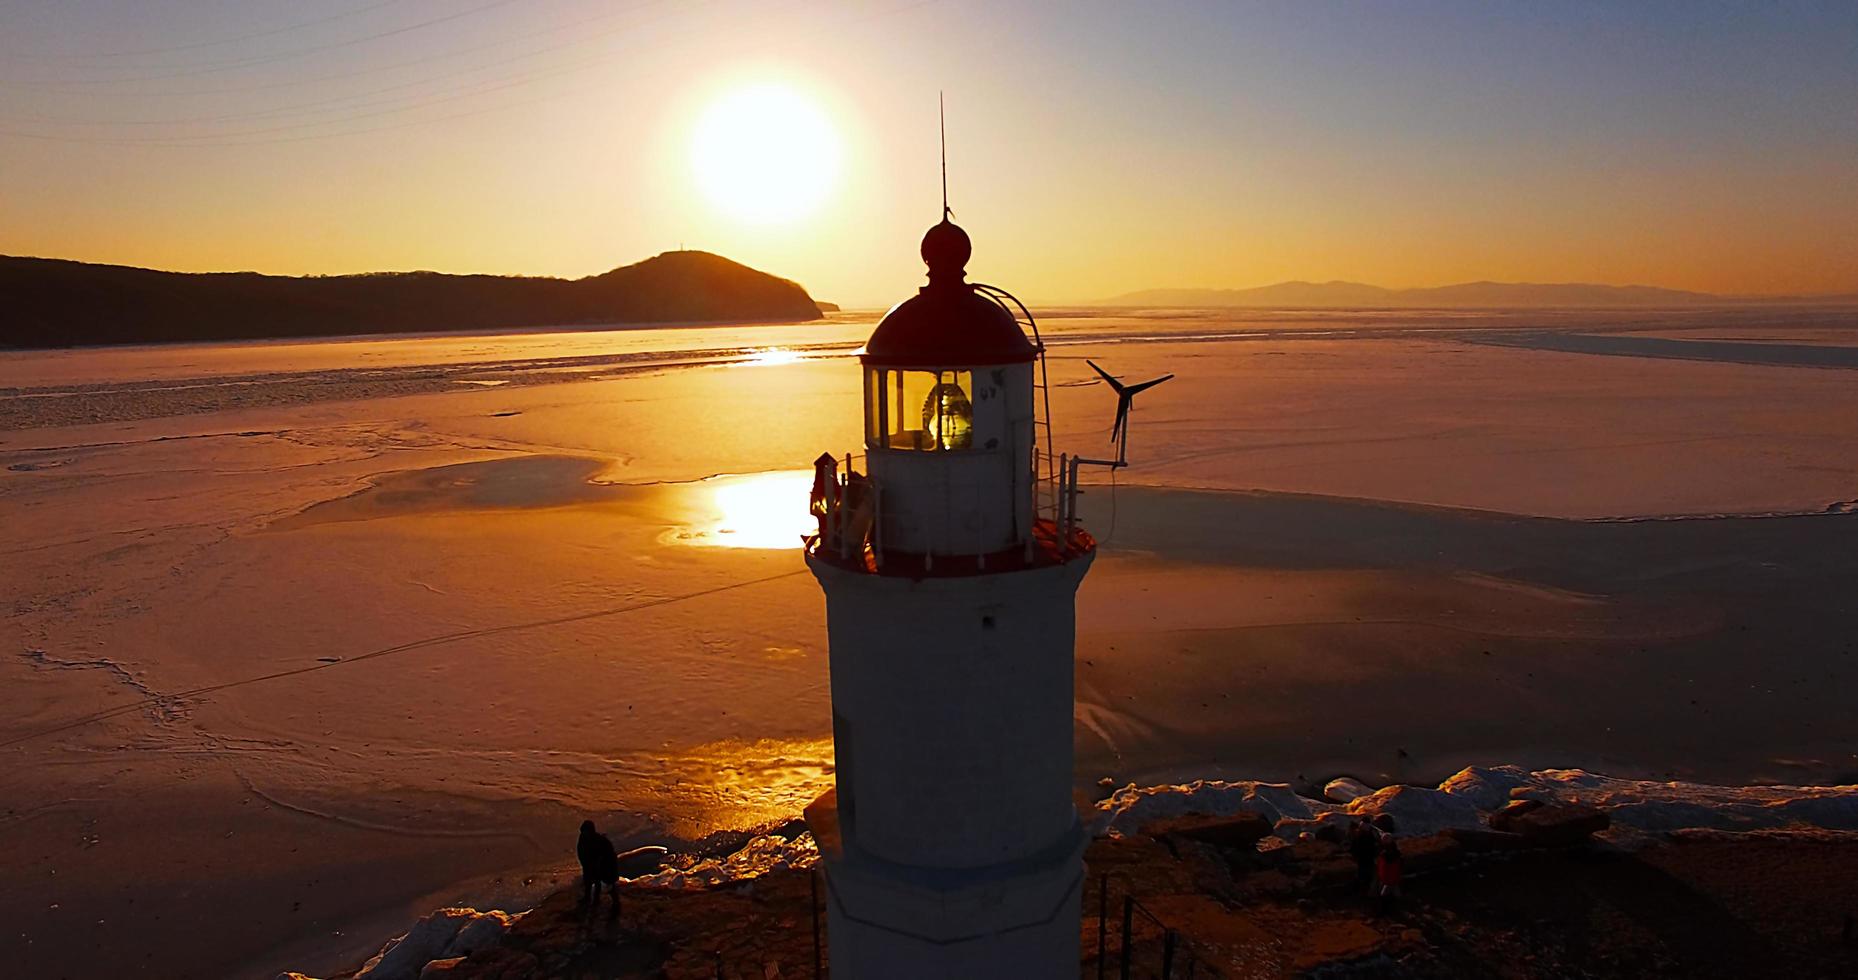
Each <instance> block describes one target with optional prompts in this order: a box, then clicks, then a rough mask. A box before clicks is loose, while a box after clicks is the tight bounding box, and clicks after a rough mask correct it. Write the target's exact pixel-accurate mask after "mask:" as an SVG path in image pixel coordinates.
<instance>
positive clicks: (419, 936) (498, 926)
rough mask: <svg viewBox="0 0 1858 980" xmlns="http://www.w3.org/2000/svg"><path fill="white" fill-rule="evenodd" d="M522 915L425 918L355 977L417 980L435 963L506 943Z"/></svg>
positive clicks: (468, 913)
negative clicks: (504, 935)
mask: <svg viewBox="0 0 1858 980" xmlns="http://www.w3.org/2000/svg"><path fill="white" fill-rule="evenodd" d="M520 918H522V915H521V913H518V914H516V915H510V914H509V913H507V912H499V911H496V910H495V909H493V910H491V911H488V912H479V911H478V910H476V909H440V910H438V911H437V912H434V913H432V914H431V915H427V916H423V917H421V918H420V920H419V921H418V922H416V923H414V924H413V928H411V929H409V930H407V933H406V935H404V936H401V937H400V938H398V939H394V940H391V941H389V942H388V943H387V945H386V946H384V947H382V949H381V951H380V953H379V954H377V955H376V956H375V957H374V958H373V959H371V960H369V961H368V962H367V963H365V964H363V965H362V967H361V970H360V971H359V972H357V973H356V974H355V980H418V978H419V975H420V973H421V972H422V971H424V970H425V968H426V964H428V963H431V962H432V961H433V960H444V959H452V958H454V957H461V956H469V955H471V954H472V953H475V952H477V951H478V950H480V949H488V948H490V947H492V946H495V945H496V944H497V943H499V942H501V941H502V940H503V934H504V933H505V932H508V931H509V928H510V926H512V925H515V924H516V920H518V919H520Z"/></svg>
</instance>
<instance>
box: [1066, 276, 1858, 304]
mask: <svg viewBox="0 0 1858 980" xmlns="http://www.w3.org/2000/svg"><path fill="white" fill-rule="evenodd" d="M1854 301H1858V294H1843V295H1839V296H1799V297H1751V296H1720V295H1716V294H1713V293H1694V292H1689V291H1687V290H1682V289H1661V288H1659V287H1657V286H1603V285H1599V284H1596V283H1587V282H1463V283H1458V284H1457V285H1453V286H1432V287H1427V288H1423V289H1387V288H1385V287H1382V286H1370V285H1368V284H1366V283H1359V282H1341V281H1334V282H1301V281H1298V282H1280V283H1277V284H1275V285H1271V286H1258V287H1256V288H1253V289H1145V290H1142V291H1140V292H1134V293H1125V294H1123V295H1121V296H1117V297H1113V298H1111V299H1107V300H1103V301H1102V303H1103V305H1105V306H1145V307H1168V306H1178V307H1222V306H1265V307H1354V308H1361V307H1366V308H1389V307H1391V308H1411V309H1441V308H1454V307H1476V308H1485V309H1490V308H1544V307H1550V308H1552V307H1590V308H1607V307H1622V306H1648V307H1661V306H1725V305H1745V304H1754V303H1822V302H1824V303H1850V302H1854Z"/></svg>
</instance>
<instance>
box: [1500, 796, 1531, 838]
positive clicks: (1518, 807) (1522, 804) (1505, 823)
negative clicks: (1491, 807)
mask: <svg viewBox="0 0 1858 980" xmlns="http://www.w3.org/2000/svg"><path fill="white" fill-rule="evenodd" d="M1541 808H1542V801H1541V800H1511V801H1510V802H1509V805H1508V806H1505V807H1504V808H1503V809H1501V810H1498V811H1497V812H1496V813H1493V814H1491V815H1490V829H1492V830H1502V831H1508V832H1510V833H1517V832H1518V831H1517V830H1516V828H1515V822H1516V820H1517V818H1519V817H1521V816H1522V815H1523V814H1525V813H1528V812H1529V811H1531V810H1540V809H1541Z"/></svg>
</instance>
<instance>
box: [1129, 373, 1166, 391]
mask: <svg viewBox="0 0 1858 980" xmlns="http://www.w3.org/2000/svg"><path fill="white" fill-rule="evenodd" d="M1172 377H1174V375H1172V374H1164V375H1162V376H1161V377H1159V378H1156V379H1155V380H1153V381H1144V382H1142V383H1141V384H1139V385H1130V386H1129V387H1128V391H1129V393H1130V394H1131V395H1133V394H1135V393H1136V392H1138V391H1147V390H1148V389H1150V388H1153V387H1155V386H1156V385H1158V384H1160V383H1162V382H1163V381H1166V380H1168V379H1169V378H1172Z"/></svg>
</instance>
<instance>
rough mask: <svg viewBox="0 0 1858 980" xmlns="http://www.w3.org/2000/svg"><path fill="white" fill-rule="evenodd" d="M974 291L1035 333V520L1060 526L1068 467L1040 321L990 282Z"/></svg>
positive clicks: (1033, 377) (1033, 434)
mask: <svg viewBox="0 0 1858 980" xmlns="http://www.w3.org/2000/svg"><path fill="white" fill-rule="evenodd" d="M974 291H975V292H977V293H980V294H981V295H982V296H985V297H987V298H988V299H991V300H993V301H994V302H995V303H997V304H999V306H1000V308H1001V309H1002V310H1005V311H1006V314H1007V315H1008V316H1010V317H1012V318H1013V321H1014V322H1015V323H1018V324H1020V326H1021V329H1024V330H1030V331H1031V332H1032V344H1033V347H1034V348H1036V349H1037V351H1038V361H1039V364H1038V370H1036V371H1035V372H1033V376H1032V388H1033V403H1032V467H1033V474H1032V475H1033V498H1032V510H1033V519H1034V520H1035V521H1036V520H1039V519H1041V518H1043V519H1045V520H1049V521H1051V522H1052V523H1053V524H1054V525H1056V524H1057V523H1058V516H1059V508H1060V504H1061V497H1062V491H1061V490H1060V488H1059V483H1060V480H1061V479H1062V478H1063V475H1064V466H1063V465H1062V463H1061V462H1060V460H1059V459H1058V456H1057V450H1056V449H1055V448H1054V441H1053V438H1052V395H1051V375H1050V372H1049V371H1048V370H1047V368H1046V366H1045V339H1044V338H1043V337H1040V336H1039V321H1038V320H1037V319H1035V318H1034V317H1033V315H1032V311H1031V310H1028V309H1027V308H1026V304H1024V303H1022V302H1020V300H1019V297H1017V296H1014V295H1013V294H1012V293H1009V292H1007V291H1006V290H1004V289H1001V288H1000V287H998V286H990V285H987V284H986V283H978V282H977V283H975V284H974Z"/></svg>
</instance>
